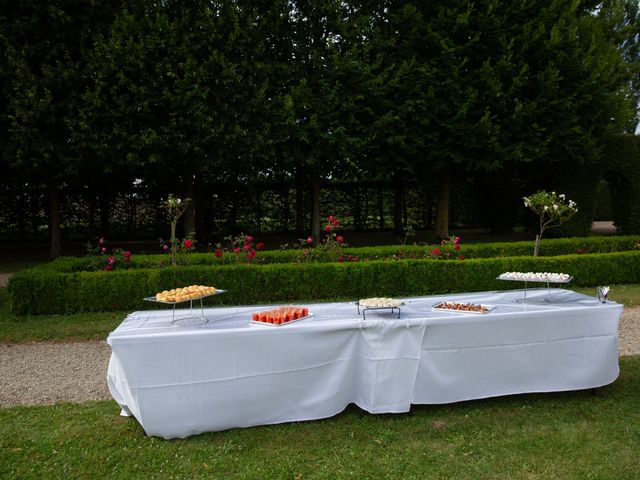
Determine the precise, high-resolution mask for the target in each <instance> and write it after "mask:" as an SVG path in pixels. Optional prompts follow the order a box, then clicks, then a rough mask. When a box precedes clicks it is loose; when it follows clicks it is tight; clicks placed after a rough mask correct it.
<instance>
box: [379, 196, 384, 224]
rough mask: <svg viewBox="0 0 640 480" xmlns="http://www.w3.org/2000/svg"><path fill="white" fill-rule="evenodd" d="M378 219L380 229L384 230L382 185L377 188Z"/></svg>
mask: <svg viewBox="0 0 640 480" xmlns="http://www.w3.org/2000/svg"><path fill="white" fill-rule="evenodd" d="M378 221H379V222H380V224H379V226H380V230H384V187H379V188H378Z"/></svg>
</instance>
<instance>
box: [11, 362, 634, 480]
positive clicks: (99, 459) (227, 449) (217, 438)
mask: <svg viewBox="0 0 640 480" xmlns="http://www.w3.org/2000/svg"><path fill="white" fill-rule="evenodd" d="M620 363H621V376H620V378H619V379H618V380H617V381H616V382H614V383H613V384H612V385H609V386H607V387H603V388H601V389H599V390H598V391H597V392H596V393H595V394H593V393H592V392H591V391H580V392H569V393H552V394H533V395H518V396H510V397H502V398H496V399H489V400H480V401H473V402H463V403H457V404H452V405H445V406H416V407H414V408H413V409H412V412H411V414H399V415H371V414H368V413H364V412H362V411H360V410H359V409H357V408H356V407H353V406H352V407H349V408H348V409H347V410H346V411H345V412H343V413H342V414H340V415H338V416H336V417H333V418H330V419H326V420H319V421H312V422H302V423H290V424H282V425H274V426H262V427H254V428H249V429H235V430H230V431H225V432H217V433H207V434H202V435H198V436H195V437H190V438H187V439H185V440H171V441H167V440H162V439H158V438H149V437H146V436H145V435H144V432H143V431H142V429H141V428H140V426H139V424H138V422H137V421H136V420H134V419H133V418H123V417H120V416H119V415H118V413H119V409H118V408H117V406H116V405H115V403H114V402H89V403H85V404H81V405H73V404H58V405H55V406H48V407H15V408H10V409H4V410H0V478H62V477H70V478H88V479H89V478H90V479H93V478H184V479H189V478H215V479H229V478H243V479H271V478H275V479H342V478H355V479H387V478H388V479H403V480H408V479H424V478H452V479H465V478H468V479H478V478H483V479H484V478H514V479H521V478H526V479H538V478H539V479H549V478H559V479H586V478H598V479H616V480H619V479H635V478H638V477H637V476H638V472H639V466H640V461H639V460H638V459H639V458H640V408H638V398H640V357H627V358H622V359H621V361H620Z"/></svg>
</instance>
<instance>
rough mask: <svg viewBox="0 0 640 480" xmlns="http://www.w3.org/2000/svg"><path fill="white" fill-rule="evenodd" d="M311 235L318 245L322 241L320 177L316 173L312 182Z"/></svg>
mask: <svg viewBox="0 0 640 480" xmlns="http://www.w3.org/2000/svg"><path fill="white" fill-rule="evenodd" d="M311 195H312V198H311V235H312V236H313V240H314V242H315V243H316V244H317V243H318V242H319V241H320V175H318V174H317V173H314V175H313V180H312V181H311Z"/></svg>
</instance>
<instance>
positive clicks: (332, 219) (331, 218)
mask: <svg viewBox="0 0 640 480" xmlns="http://www.w3.org/2000/svg"><path fill="white" fill-rule="evenodd" d="M327 220H329V222H331V223H333V222H335V221H336V219H335V217H334V216H333V215H329V218H328V219H327Z"/></svg>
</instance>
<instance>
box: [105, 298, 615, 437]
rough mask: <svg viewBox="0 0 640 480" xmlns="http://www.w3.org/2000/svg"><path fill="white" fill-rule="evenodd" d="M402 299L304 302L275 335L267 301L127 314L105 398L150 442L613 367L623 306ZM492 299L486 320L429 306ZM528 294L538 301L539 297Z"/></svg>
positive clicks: (576, 378) (403, 405)
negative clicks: (376, 306)
mask: <svg viewBox="0 0 640 480" xmlns="http://www.w3.org/2000/svg"><path fill="white" fill-rule="evenodd" d="M547 295H548V291H547V289H546V288H544V289H528V290H527V299H528V302H527V303H520V302H519V301H518V300H521V298H522V297H523V291H522V290H510V291H496V292H482V293H473V294H461V295H446V296H433V297H421V298H409V299H404V302H405V305H404V306H403V307H402V311H401V315H400V318H397V314H394V315H392V314H390V313H389V312H388V311H384V310H381V311H368V312H367V315H366V320H363V317H362V315H358V313H357V310H356V306H355V305H354V303H352V302H351V303H319V304H313V305H308V307H309V310H310V312H312V313H313V314H314V316H313V317H311V318H309V319H307V320H303V321H299V322H296V323H292V324H289V325H285V326H281V327H273V326H267V325H258V324H254V323H250V320H251V313H252V312H256V311H259V310H261V309H264V308H267V307H264V306H259V307H257V306H253V307H230V308H211V309H206V310H204V314H205V316H206V317H207V318H208V319H209V322H208V323H206V324H204V325H202V326H195V327H177V326H175V325H172V323H171V319H172V312H171V311H163V310H154V311H140V312H134V313H132V314H130V315H129V316H128V317H127V318H126V319H125V320H124V321H123V322H122V324H121V325H120V326H118V327H117V328H116V330H114V331H113V332H112V333H111V334H110V335H109V338H108V339H107V341H108V343H109V344H110V345H111V348H112V355H111V360H110V362H109V369H108V373H107V381H108V385H109V390H110V391H111V394H112V396H113V398H114V399H115V400H116V401H117V402H118V404H119V405H120V406H121V407H122V414H123V415H133V416H135V418H136V419H137V420H138V421H139V422H140V424H141V425H142V427H143V428H144V430H145V432H146V433H147V434H148V435H153V436H160V437H164V438H176V437H179V438H183V437H186V436H189V435H194V434H198V433H202V432H208V431H219V430H225V429H229V428H235V427H250V426H255V425H264V424H274V423H282V422H291V421H300V420H312V419H319V418H326V417H330V416H333V415H335V414H337V413H339V412H341V411H342V410H343V409H344V408H345V407H346V406H347V405H348V404H350V403H355V404H356V405H358V406H359V407H360V408H362V409H364V410H366V411H368V412H371V413H391V412H407V411H408V410H409V409H410V406H411V404H441V403H450V402H458V401H462V400H470V399H479V398H486V397H493V396H499V395H509V394H516V393H526V392H551V391H564V390H580V389H587V388H595V387H599V386H603V385H606V384H609V383H611V382H613V381H614V380H615V379H616V378H617V377H618V374H619V368H618V324H619V320H620V316H621V314H622V305H620V304H617V303H615V302H607V303H606V304H602V303H600V302H599V301H598V300H597V299H595V298H593V297H589V296H586V295H582V294H578V293H575V292H573V291H570V290H563V289H552V290H551V300H552V301H551V303H545V299H546V297H547ZM443 299H446V300H453V301H458V302H473V303H482V304H490V305H492V306H493V307H494V308H493V309H492V310H491V311H490V312H488V313H485V314H473V313H454V312H441V311H433V310H432V307H433V305H434V304H436V303H437V302H439V301H441V300H443ZM537 299H539V300H540V302H536V300H537Z"/></svg>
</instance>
